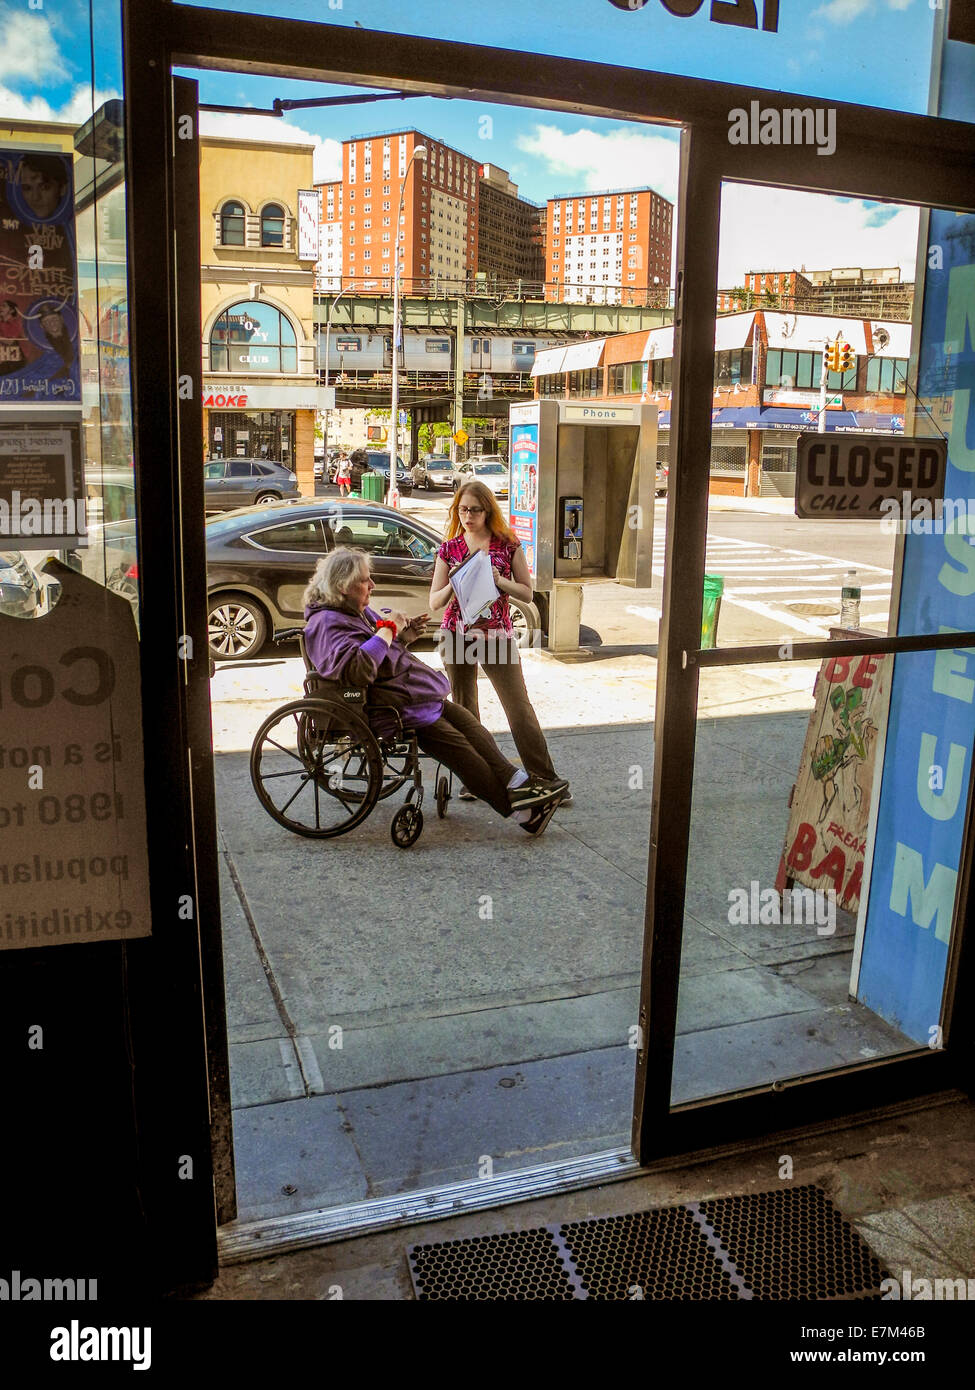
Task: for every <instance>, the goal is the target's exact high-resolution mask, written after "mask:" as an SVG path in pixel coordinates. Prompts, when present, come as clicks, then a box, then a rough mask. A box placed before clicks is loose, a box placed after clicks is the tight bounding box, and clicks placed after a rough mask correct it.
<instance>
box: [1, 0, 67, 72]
mask: <svg viewBox="0 0 975 1390" xmlns="http://www.w3.org/2000/svg"><path fill="white" fill-rule="evenodd" d="M67 77H68V69H67V68H66V66H65V63H64V59H63V58H62V57H61V51H60V49H59V48H58V46H57V44H56V42H55V40H54V35H53V34H52V33H51V26H50V24H49V23H48V21H47V19H45V18H44V17H43V16H42V15H39V14H29V13H26V12H24V11H16V10H8V11H7V12H6V13H5V14H4V15H2V16H0V82H9V81H15V82H17V83H18V84H20V83H26V84H28V85H30V84H36V83H40V82H63V81H64V80H65V79H66V78H67Z"/></svg>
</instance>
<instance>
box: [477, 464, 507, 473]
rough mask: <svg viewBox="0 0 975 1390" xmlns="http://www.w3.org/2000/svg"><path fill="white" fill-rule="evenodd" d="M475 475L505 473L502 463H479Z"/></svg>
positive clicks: (505, 469)
mask: <svg viewBox="0 0 975 1390" xmlns="http://www.w3.org/2000/svg"><path fill="white" fill-rule="evenodd" d="M474 471H475V472H476V473H507V471H508V470H507V468H505V466H504V464H503V463H479V464H477V465H476V467H475V470H474Z"/></svg>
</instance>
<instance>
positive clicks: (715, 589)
mask: <svg viewBox="0 0 975 1390" xmlns="http://www.w3.org/2000/svg"><path fill="white" fill-rule="evenodd" d="M723 593H724V579H723V578H722V577H721V575H720V574H706V575H705V576H704V611H703V612H702V614H701V647H702V648H704V647H716V646H717V645H718V642H717V637H718V614H719V613H720V612H721V595H722V594H723Z"/></svg>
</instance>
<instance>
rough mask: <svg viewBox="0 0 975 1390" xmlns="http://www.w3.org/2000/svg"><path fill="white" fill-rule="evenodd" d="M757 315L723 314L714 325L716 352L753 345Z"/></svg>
mask: <svg viewBox="0 0 975 1390" xmlns="http://www.w3.org/2000/svg"><path fill="white" fill-rule="evenodd" d="M754 324H755V315H754V314H753V313H747V314H722V315H721V317H720V318H719V319H717V320H716V322H715V325H714V350H715V352H731V351H733V350H734V349H735V348H743V347H751V343H752V331H753V328H754Z"/></svg>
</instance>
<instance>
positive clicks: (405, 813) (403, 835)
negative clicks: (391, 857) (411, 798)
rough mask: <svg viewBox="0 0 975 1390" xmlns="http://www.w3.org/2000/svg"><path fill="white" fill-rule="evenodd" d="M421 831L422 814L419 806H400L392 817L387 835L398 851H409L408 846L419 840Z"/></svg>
mask: <svg viewBox="0 0 975 1390" xmlns="http://www.w3.org/2000/svg"><path fill="white" fill-rule="evenodd" d="M422 829H423V812H422V811H421V810H420V808H419V806H410V805H406V806H401V807H400V808H399V810H398V811H397V812H396V815H395V816H394V817H393V823H392V825H391V826H390V827H389V833H390V835H391V836H392V838H393V844H394V845H398V846H399V848H400V849H409V847H410V845H412V844H415V843H416V841H417V840H418V839H419V838H420V832H421V830H422Z"/></svg>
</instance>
